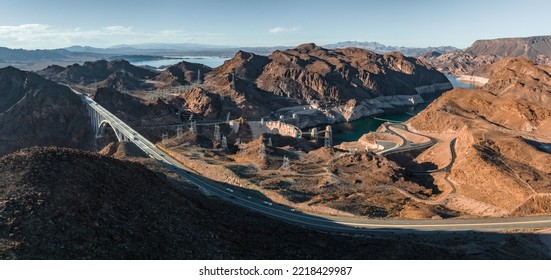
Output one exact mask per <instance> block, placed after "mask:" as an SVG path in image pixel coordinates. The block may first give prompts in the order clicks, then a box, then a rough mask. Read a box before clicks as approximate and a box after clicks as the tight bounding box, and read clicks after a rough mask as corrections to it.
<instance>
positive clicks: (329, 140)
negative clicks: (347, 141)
mask: <svg viewBox="0 0 551 280" xmlns="http://www.w3.org/2000/svg"><path fill="white" fill-rule="evenodd" d="M332 146H333V130H332V129H331V126H330V125H328V126H326V127H325V147H332Z"/></svg>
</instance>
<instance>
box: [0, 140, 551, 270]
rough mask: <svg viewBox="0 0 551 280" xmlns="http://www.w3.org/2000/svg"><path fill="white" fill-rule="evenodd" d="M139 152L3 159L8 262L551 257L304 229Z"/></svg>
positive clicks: (1, 241) (444, 241)
mask: <svg viewBox="0 0 551 280" xmlns="http://www.w3.org/2000/svg"><path fill="white" fill-rule="evenodd" d="M134 149H135V148H132V147H129V146H128V145H126V144H125V145H122V146H121V145H110V148H108V149H106V150H105V153H108V154H112V153H113V151H117V152H115V153H114V155H115V156H117V157H119V158H124V159H125V160H124V161H120V160H116V159H113V158H111V157H109V156H101V155H98V154H92V153H87V152H80V151H76V150H69V149H60V148H34V149H25V150H21V151H18V152H16V153H13V154H10V155H8V156H4V157H1V158H0V176H2V178H4V179H3V180H2V181H0V201H1V203H0V217H2V223H1V224H0V258H2V259H234V258H239V259H265V258H266V259H297V258H299V259H424V258H426V259H458V258H475V259H479V258H492V259H502V258H504V259H511V258H524V259H526V258H530V259H535V258H546V256H547V255H546V254H548V252H547V251H546V250H545V248H544V247H542V246H541V243H540V241H539V239H538V238H537V236H535V235H532V234H530V233H515V234H507V233H496V234H486V233H475V232H466V233H459V234H452V233H423V234H417V233H413V232H411V233H400V232H395V233H385V234H376V233H374V234H369V235H366V236H347V235H339V234H326V233H320V232H317V231H313V230H308V229H304V228H300V227H297V226H293V225H289V224H285V223H281V222H278V221H275V220H271V219H268V218H266V217H263V216H261V215H258V214H254V213H251V212H249V211H247V210H244V209H241V208H239V207H236V206H233V205H232V204H230V203H228V202H225V201H223V200H219V199H216V198H212V197H207V196H204V195H203V194H200V193H199V192H198V190H196V189H195V188H193V187H191V186H189V185H187V184H186V183H185V182H182V181H178V180H175V179H171V175H170V174H169V172H167V171H166V170H163V168H160V167H158V166H157V167H155V168H153V169H156V171H151V170H148V169H147V168H145V167H144V166H143V165H142V164H139V163H135V162H131V161H141V162H142V163H143V162H147V161H149V159H146V158H141V157H140V155H139V154H136V153H134V152H133V150H134ZM110 150H111V151H110ZM127 152H128V154H126V153H127ZM128 160H131V161H128ZM149 166H150V168H151V166H156V164H154V163H153V162H150V163H149ZM113 186H117V187H113ZM429 240H430V242H429Z"/></svg>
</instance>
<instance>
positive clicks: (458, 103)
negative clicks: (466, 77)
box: [410, 58, 551, 216]
mask: <svg viewBox="0 0 551 280" xmlns="http://www.w3.org/2000/svg"><path fill="white" fill-rule="evenodd" d="M481 75H486V76H488V77H489V82H488V83H487V84H486V85H484V86H483V87H482V88H481V89H475V90H467V89H455V90H453V91H450V92H447V93H445V94H444V95H442V96H441V97H440V98H438V99H437V100H436V101H435V102H433V103H432V104H431V105H429V106H428V107H427V109H425V110H424V111H423V112H421V113H420V114H419V115H418V116H416V117H414V118H413V119H411V121H410V124H411V126H412V127H414V128H415V129H417V130H419V131H421V132H425V133H431V135H433V136H435V137H437V138H440V139H450V137H451V135H454V137H456V144H455V148H454V149H455V153H456V154H457V158H456V159H455V163H453V167H452V169H451V172H450V175H449V178H450V180H451V182H453V185H455V188H456V191H457V194H458V195H459V196H457V197H456V200H455V207H458V205H462V206H461V207H467V203H469V204H468V205H470V209H469V210H468V211H472V212H471V213H472V214H473V215H482V216H503V215H513V216H514V215H527V214H541V213H550V212H551V209H550V208H549V207H548V206H546V201H548V196H549V195H550V194H551V168H550V167H549V165H548V164H547V163H548V162H551V150H549V147H551V128H550V127H551V98H550V94H551V72H550V71H549V69H548V68H546V67H543V66H539V65H536V64H534V63H533V62H531V61H529V60H526V59H522V58H507V59H503V60H500V61H498V62H495V63H494V64H493V65H491V66H487V67H484V71H483V73H481ZM444 143H445V142H444ZM442 145H444V146H447V144H442ZM439 149H440V150H439ZM441 149H443V148H442V146H440V148H438V146H435V147H434V148H431V149H430V150H429V151H427V152H426V153H425V154H424V155H423V156H422V157H421V158H418V159H417V160H418V161H421V160H423V159H422V158H423V157H425V159H427V158H429V159H430V158H431V156H430V155H431V154H440V155H443V154H447V153H448V152H445V153H443V152H442V150H441ZM446 149H449V148H447V147H446ZM465 198H467V199H465ZM460 201H461V202H462V204H461V203H460ZM468 201H471V202H468ZM473 205H478V206H476V207H474V206H473ZM452 206H453V205H452ZM452 208H453V207H452ZM482 209H485V210H482ZM490 209H491V211H490Z"/></svg>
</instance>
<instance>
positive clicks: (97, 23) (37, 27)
mask: <svg viewBox="0 0 551 280" xmlns="http://www.w3.org/2000/svg"><path fill="white" fill-rule="evenodd" d="M549 11H551V1H548V0H540V1H536V0H522V1H521V0H518V1H511V0H503V1H491V0H484V1H483V0H476V1H473V0H465V1H442V0H440V1H436V0H417V1H413V0H411V1H405V0H404V1H398V0H384V1H370V0H363V1H362V0H331V1H329V0H317V1H311V0H293V1H292V0H277V1H266V0H264V1H247V0H233V1H230V0H225V1H224V0H195V1H188V0H177V1H173V0H162V1H154V0H148V1H142V0H134V1H117V0H111V1H105V0H87V1H76V0H72V1H60V0H48V1H44V0H41V1H36V0H18V1H15V0H10V1H6V0H0V46H4V47H10V48H24V49H50V48H60V47H67V46H71V45H91V46H95V47H109V46H113V45H118V44H138V43H201V44H213V45H225V46H276V45H285V46H293V45H298V44H301V43H305V42H314V43H317V44H327V43H335V42H339V41H347V40H351V41H377V42H380V43H383V44H386V45H398V46H411V47H426V46H440V45H453V46H456V47H460V48H464V47H467V46H469V45H470V44H471V43H472V42H473V41H475V40H477V39H491V38H502V37H525V36H534V35H551V28H550V26H551V17H550V16H549V15H548V14H549Z"/></svg>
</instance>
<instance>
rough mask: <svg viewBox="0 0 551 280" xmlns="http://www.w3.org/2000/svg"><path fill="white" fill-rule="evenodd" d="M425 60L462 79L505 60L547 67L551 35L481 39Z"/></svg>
mask: <svg viewBox="0 0 551 280" xmlns="http://www.w3.org/2000/svg"><path fill="white" fill-rule="evenodd" d="M421 57H422V59H424V60H425V61H427V63H430V64H431V65H433V66H434V67H435V68H436V69H438V70H440V71H442V72H444V73H447V74H452V75H458V76H459V75H471V74H473V73H474V75H477V71H479V70H478V69H479V68H481V67H484V66H486V65H489V64H492V63H494V62H496V61H499V60H501V59H502V58H505V57H518V58H524V59H528V60H530V61H533V62H535V63H537V64H540V65H546V64H550V63H551V36H535V37H525V38H502V39H491V40H478V41H476V42H474V43H473V44H472V45H471V46H470V47H468V48H466V49H464V50H454V51H450V52H446V53H436V54H433V53H426V54H424V55H422V56H421ZM477 76H478V75H477Z"/></svg>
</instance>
